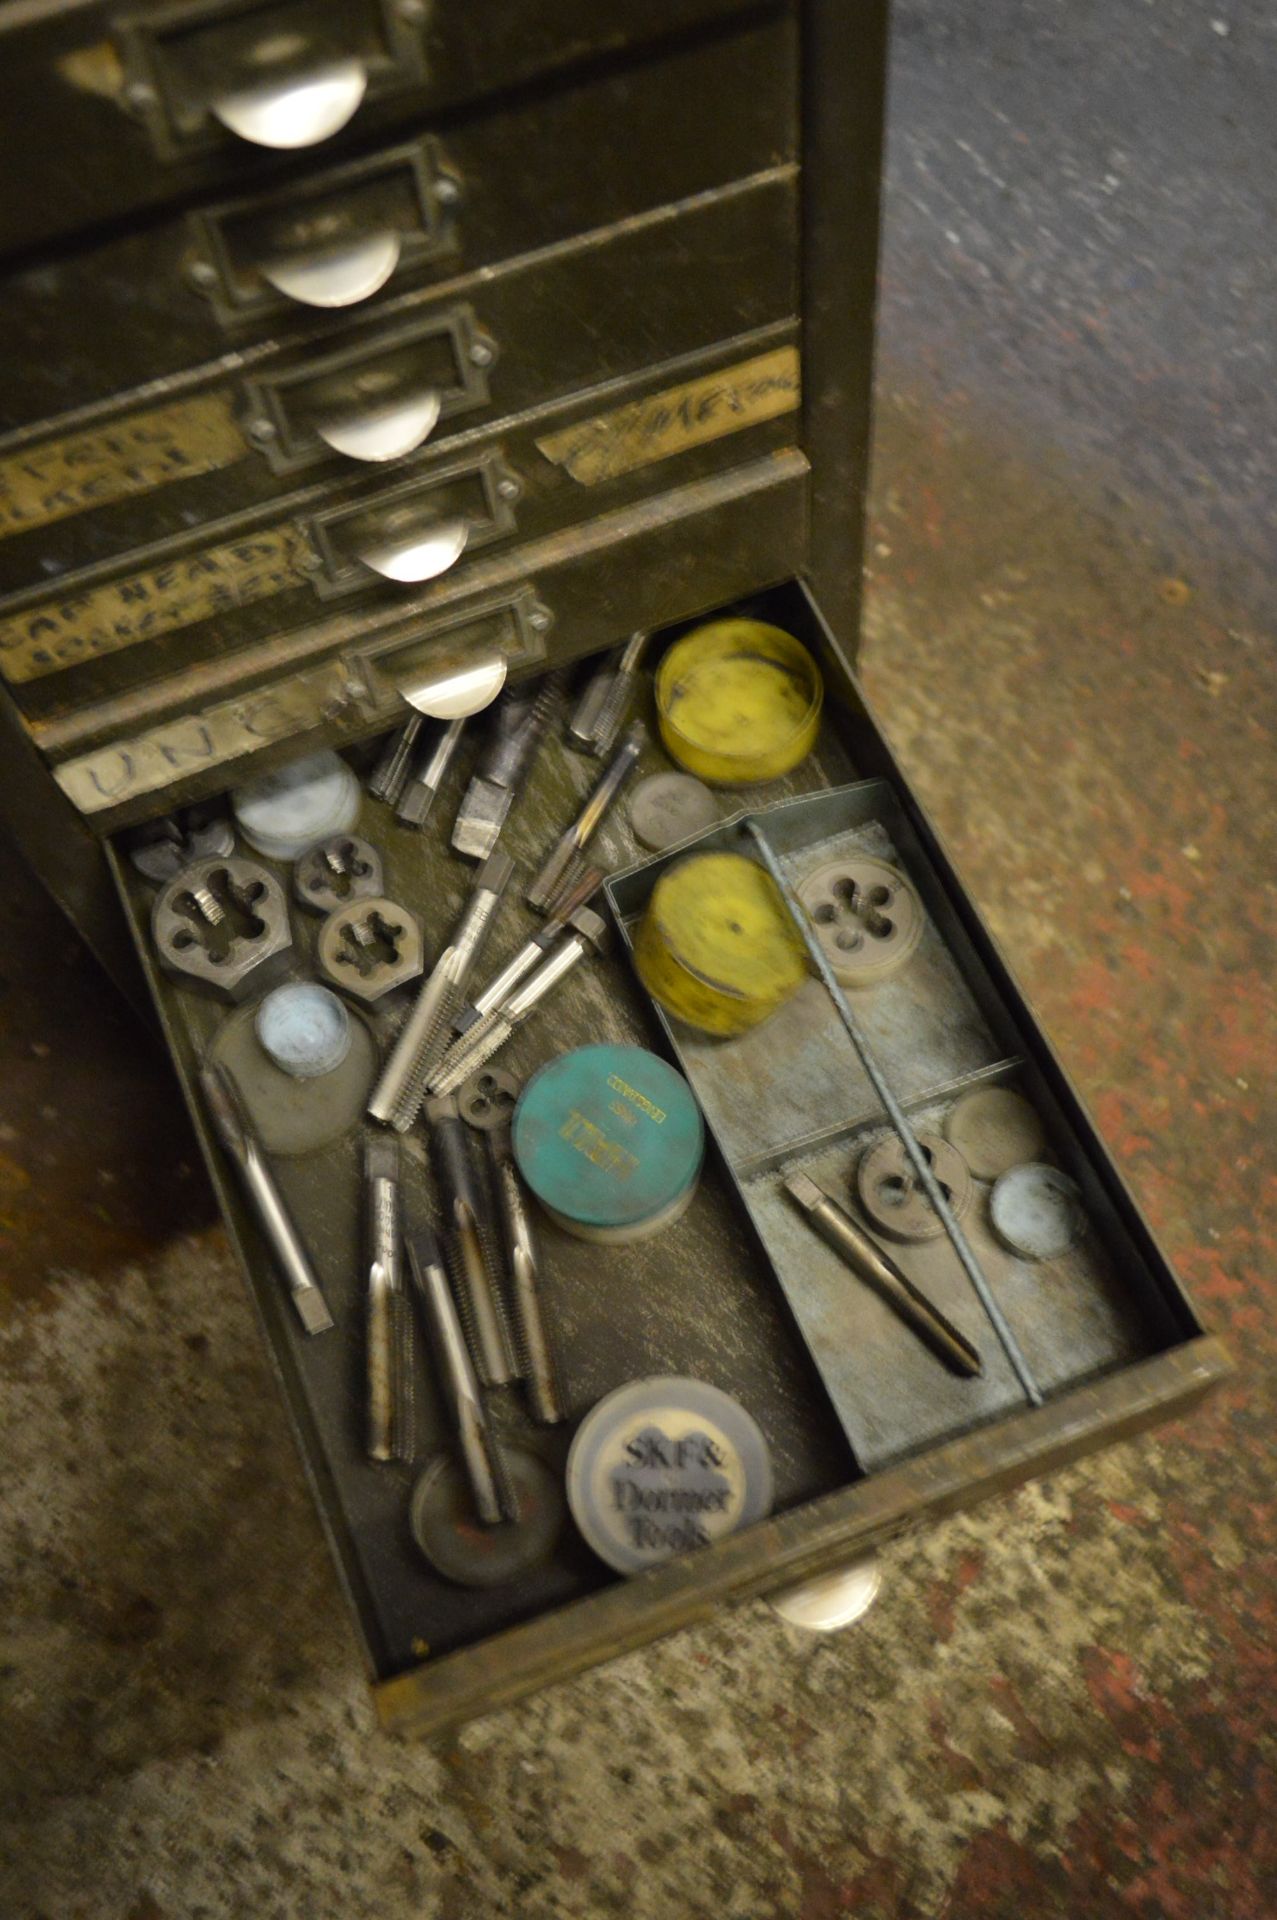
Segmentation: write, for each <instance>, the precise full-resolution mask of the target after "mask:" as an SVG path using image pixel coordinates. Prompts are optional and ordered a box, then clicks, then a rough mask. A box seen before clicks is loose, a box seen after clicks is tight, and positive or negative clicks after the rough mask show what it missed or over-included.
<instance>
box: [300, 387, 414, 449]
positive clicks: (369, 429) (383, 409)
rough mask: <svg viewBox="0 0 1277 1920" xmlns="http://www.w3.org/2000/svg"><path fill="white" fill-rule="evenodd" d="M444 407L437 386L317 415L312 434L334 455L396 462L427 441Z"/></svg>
mask: <svg viewBox="0 0 1277 1920" xmlns="http://www.w3.org/2000/svg"><path fill="white" fill-rule="evenodd" d="M442 407H443V395H442V394H441V393H440V392H439V390H438V388H437V387H423V388H422V389H421V391H420V392H418V393H410V394H407V395H399V396H397V397H396V398H395V399H393V400H385V401H382V402H381V403H380V404H379V405H378V404H371V405H366V406H361V407H354V406H348V407H343V408H341V409H340V410H339V411H334V412H332V413H328V414H322V415H320V416H318V417H317V418H316V420H315V422H314V427H315V432H316V433H317V434H318V435H319V437H320V439H321V440H322V441H324V443H325V444H326V445H327V446H330V447H331V448H332V450H333V452H334V453H344V454H347V455H348V456H349V458H350V459H352V460H369V461H380V460H398V459H400V458H401V457H402V455H404V454H405V453H411V452H413V450H414V448H416V447H419V446H421V445H422V443H423V442H424V441H426V440H428V439H429V438H430V435H431V434H432V433H433V432H434V429H435V424H436V422H437V421H438V419H439V414H440V411H441V410H442Z"/></svg>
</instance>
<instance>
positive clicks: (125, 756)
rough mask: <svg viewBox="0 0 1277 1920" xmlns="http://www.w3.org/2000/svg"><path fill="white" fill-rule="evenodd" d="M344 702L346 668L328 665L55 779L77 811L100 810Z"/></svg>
mask: <svg viewBox="0 0 1277 1920" xmlns="http://www.w3.org/2000/svg"><path fill="white" fill-rule="evenodd" d="M349 698H350V687H349V670H348V669H347V668H346V667H345V666H344V665H343V664H342V662H341V661H340V660H332V661H329V662H327V663H326V664H325V665H324V666H321V667H313V668H311V669H309V670H308V671H307V672H305V673H297V674H293V675H291V676H290V677H289V678H288V679H286V680H280V681H277V682H276V684H275V685H274V686H273V687H264V688H261V689H259V690H258V691H257V692H256V693H248V694H241V695H240V696H239V697H238V698H237V699H234V700H227V701H224V702H222V703H221V704H220V705H218V706H214V707H206V708H205V710H204V711H203V712H202V713H198V714H191V715H188V716H187V717H186V718H185V719H181V720H173V721H170V722H168V723H167V724H166V725H164V726H161V727H155V728H153V729H152V730H151V731H150V732H149V733H143V734H139V735H137V736H136V737H134V738H133V739H130V740H123V741H120V742H118V743H116V744H115V745H112V746H109V747H99V748H97V749H96V750H95V751H94V752H93V753H86V754H83V755H81V756H80V758H79V759H77V760H68V761H66V762H64V764H63V765H62V766H60V767H55V768H54V770H53V774H54V778H55V779H56V781H57V783H58V785H59V786H60V787H61V789H62V791H63V793H65V794H66V796H67V798H68V800H70V801H71V802H72V804H73V805H74V806H77V807H78V808H79V809H80V812H81V813H89V814H92V813H104V812H106V811H108V810H109V809H111V808H114V807H121V806H124V805H125V804H126V803H127V802H128V801H131V800H136V799H137V798H139V797H140V796H141V795H144V794H149V793H161V792H163V790H164V789H165V788H166V787H169V786H171V785H172V784H173V782H174V781H175V780H180V779H181V778H182V777H183V776H184V775H186V774H190V773H194V772H197V771H207V770H208V769H209V768H212V767H217V766H221V765H222V764H223V763H225V762H229V761H231V760H237V759H239V758H241V757H242V756H243V755H244V754H248V753H252V752H254V751H255V750H256V749H257V748H259V747H262V746H265V745H267V744H268V743H269V742H270V741H272V740H283V739H287V738H290V737H291V736H292V735H293V734H300V733H305V732H306V731H307V730H308V729H309V728H312V727H316V726H319V725H320V724H321V723H322V722H323V721H324V720H326V719H328V718H329V717H330V716H331V715H333V714H334V713H336V712H339V711H340V710H341V709H342V707H343V706H344V705H346V704H347V702H348V700H349Z"/></svg>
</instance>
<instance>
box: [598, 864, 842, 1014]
mask: <svg viewBox="0 0 1277 1920" xmlns="http://www.w3.org/2000/svg"><path fill="white" fill-rule="evenodd" d="M634 959H635V964H636V965H637V967H638V973H639V978H640V979H641V980H642V982H643V985H644V986H645V987H646V988H647V990H648V992H649V993H650V994H651V996H652V998H653V999H654V1000H656V1001H658V1002H659V1004H660V1005H661V1006H662V1007H664V1008H665V1011H666V1012H667V1013H671V1014H673V1015H674V1017H675V1019H677V1020H683V1021H686V1023H687V1025H688V1026H690V1027H697V1028H699V1030H700V1031H701V1032H702V1033H711V1034H715V1035H717V1036H719V1037H720V1038H724V1039H725V1038H728V1037H729V1036H731V1035H732V1034H738V1033H747V1032H748V1031H749V1029H750V1028H751V1027H756V1026H758V1025H759V1024H760V1022H762V1021H763V1020H766V1019H767V1017H768V1015H769V1014H772V1013H775V1011H776V1009H777V1008H778V1007H780V1006H782V1005H783V1004H784V1002H785V1001H786V1000H788V999H789V997H790V996H791V994H794V993H796V992H797V991H798V989H799V987H800V986H801V985H802V983H803V981H804V980H805V979H806V977H807V964H808V963H807V949H806V947H805V946H804V945H803V941H802V937H801V935H800V934H799V932H798V930H797V928H796V927H795V926H794V923H793V921H792V920H791V918H790V916H789V913H788V911H787V910H786V907H785V903H784V901H783V900H782V899H781V896H780V894H779V892H778V891H777V888H776V885H775V883H774V881H773V880H772V878H771V876H770V874H768V873H766V872H764V870H763V868H762V867H760V866H759V865H758V864H757V863H756V862H755V861H753V860H748V859H746V858H745V856H744V855H743V854H739V853H689V854H688V855H687V856H686V858H685V859H682V860H680V861H678V862H677V863H676V864H675V865H674V866H672V867H670V868H669V870H668V872H666V873H663V874H662V875H661V877H660V879H659V880H658V881H657V883H656V885H655V887H654V888H653V889H652V897H651V899H650V900H649V901H648V904H647V912H646V913H645V914H644V916H643V919H642V922H641V924H640V926H639V930H638V935H637V938H636V939H635V942H634Z"/></svg>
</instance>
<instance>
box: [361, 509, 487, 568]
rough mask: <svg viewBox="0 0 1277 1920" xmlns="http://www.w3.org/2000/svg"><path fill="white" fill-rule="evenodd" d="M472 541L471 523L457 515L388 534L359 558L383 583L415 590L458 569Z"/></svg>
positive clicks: (364, 550) (365, 549)
mask: <svg viewBox="0 0 1277 1920" xmlns="http://www.w3.org/2000/svg"><path fill="white" fill-rule="evenodd" d="M469 538H470V522H469V521H468V520H467V519H465V518H463V517H462V515H460V514H456V515H454V516H452V517H451V518H450V519H447V520H436V521H434V522H432V523H431V524H429V525H427V526H424V527H423V526H422V525H421V523H420V521H418V522H416V524H415V525H414V526H412V527H411V528H405V529H404V530H403V531H397V532H391V531H389V530H387V533H386V536H385V538H384V539H382V540H379V541H377V542H376V543H375V544H374V545H372V546H368V547H362V548H361V549H360V552H359V558H360V559H361V560H362V561H363V563H364V565H365V566H366V567H371V568H372V570H373V572H374V573H379V574H380V575H381V577H382V579H383V580H397V581H400V582H401V583H402V584H403V585H405V586H412V585H416V584H417V583H418V582H420V581H422V580H435V579H437V578H438V576H439V575H440V574H441V573H447V571H448V569H449V567H455V566H456V564H457V562H458V560H459V559H460V558H461V556H462V554H463V553H464V551H465V545H466V541H467V540H468V539H469Z"/></svg>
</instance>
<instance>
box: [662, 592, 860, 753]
mask: <svg viewBox="0 0 1277 1920" xmlns="http://www.w3.org/2000/svg"><path fill="white" fill-rule="evenodd" d="M824 697H825V688H824V682H823V681H822V680H821V677H820V669H819V667H818V666H817V665H816V662H815V661H814V660H813V659H812V656H811V654H810V653H808V651H807V649H806V647H804V646H803V645H802V643H801V641H798V640H795V639H794V636H793V635H792V634H791V633H786V632H785V631H784V629H783V628H782V627H771V626H768V625H767V624H766V622H765V621H762V620H713V621H711V622H710V623H709V625H708V626H704V627H696V628H695V629H694V630H693V631H692V632H691V633H686V634H684V635H683V638H682V639H681V640H676V641H675V643H674V645H673V646H672V647H671V648H670V650H669V652H668V653H667V654H666V655H665V658H664V659H663V660H662V661H661V664H660V666H659V667H658V668H657V670H656V710H657V715H658V717H659V723H660V729H661V739H662V740H663V742H664V743H665V747H666V750H667V752H668V753H669V754H670V757H671V758H672V759H674V760H677V762H678V764H679V765H680V766H681V767H686V768H687V770H688V772H689V773H694V774H696V775H697V776H698V777H699V778H700V779H702V780H712V781H716V782H717V783H718V784H719V785H720V786H731V787H737V786H749V785H752V784H753V783H754V782H756V781H760V780H778V779H779V778H780V777H781V775H782V774H786V773H792V771H793V769H794V768H795V767H796V766H797V765H798V764H799V762H800V761H802V760H805V759H806V758H807V755H808V754H809V753H810V752H811V750H812V748H813V747H814V746H815V744H816V735H817V733H818V732H819V731H820V709H821V705H822V703H823V701H824Z"/></svg>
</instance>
